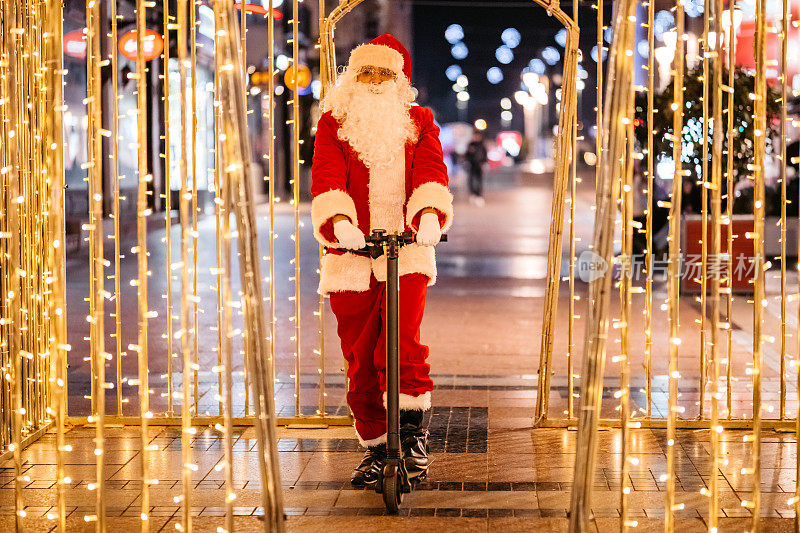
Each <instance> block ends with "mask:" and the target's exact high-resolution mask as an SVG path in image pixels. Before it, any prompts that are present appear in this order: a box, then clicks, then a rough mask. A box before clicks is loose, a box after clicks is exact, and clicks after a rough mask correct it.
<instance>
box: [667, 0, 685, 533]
mask: <svg viewBox="0 0 800 533" xmlns="http://www.w3.org/2000/svg"><path fill="white" fill-rule="evenodd" d="M675 21H676V29H675V31H676V35H678V36H682V35H683V32H684V30H683V24H684V11H683V0H677V5H676V10H675ZM683 62H684V41H683V39H680V38H679V39H676V43H675V55H674V56H673V63H672V69H673V71H674V78H673V85H674V89H673V92H672V94H673V95H674V99H675V100H674V103H673V113H672V117H673V127H672V131H674V132H675V138H674V139H673V142H672V161H673V162H674V165H675V171H674V174H673V178H672V193H671V195H670V208H669V236H670V238H669V267H668V277H669V279H668V284H669V290H668V294H669V296H668V299H667V306H668V310H669V311H668V312H669V336H670V340H671V342H670V343H669V394H668V395H669V401H668V409H667V441H668V443H669V445H668V446H667V472H669V473H670V475H669V476H668V477H667V480H666V484H667V487H666V488H667V491H666V492H667V494H666V501H665V504H664V505H665V509H664V529H665V530H666V531H673V530H674V527H675V516H674V509H675V475H674V472H675V446H674V445H673V444H674V442H675V438H676V432H675V429H676V425H677V415H678V409H677V407H678V405H677V402H678V347H679V346H680V338H679V337H678V334H679V332H678V313H679V303H680V302H679V298H680V272H679V270H678V269H679V265H680V251H681V243H680V213H681V203H682V202H681V194H682V188H683V170H682V160H681V155H682V146H681V137H680V134H679V133H678V132H682V131H683V109H684V106H683V67H684V65H683Z"/></svg>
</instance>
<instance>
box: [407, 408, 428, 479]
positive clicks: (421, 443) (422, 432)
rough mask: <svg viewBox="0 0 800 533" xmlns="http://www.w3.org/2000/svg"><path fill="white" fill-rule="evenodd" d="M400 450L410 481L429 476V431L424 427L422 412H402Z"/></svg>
mask: <svg viewBox="0 0 800 533" xmlns="http://www.w3.org/2000/svg"><path fill="white" fill-rule="evenodd" d="M400 448H401V450H402V453H403V460H404V461H405V464H406V470H408V477H409V479H418V480H422V479H424V478H425V476H426V475H427V474H428V465H429V461H428V430H427V429H425V428H423V427H422V411H421V410H408V411H405V410H402V411H400Z"/></svg>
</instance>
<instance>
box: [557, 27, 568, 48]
mask: <svg viewBox="0 0 800 533" xmlns="http://www.w3.org/2000/svg"><path fill="white" fill-rule="evenodd" d="M556 42H557V43H558V46H560V47H561V48H564V47H565V46H567V29H566V28H561V29H560V30H558V33H556Z"/></svg>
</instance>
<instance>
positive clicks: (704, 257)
mask: <svg viewBox="0 0 800 533" xmlns="http://www.w3.org/2000/svg"><path fill="white" fill-rule="evenodd" d="M710 2H711V0H704V3H703V34H702V37H701V38H700V43H699V44H700V46H701V48H700V51H701V59H700V62H701V65H702V72H703V74H702V77H703V80H702V96H701V97H700V99H701V104H702V107H703V115H702V126H701V127H702V128H703V133H702V139H703V142H702V145H703V146H702V149H701V157H702V161H701V162H700V180H699V181H698V182H697V185H700V188H701V192H700V197H701V200H700V201H701V208H700V212H701V215H700V235H701V236H700V279H699V280H698V281H699V283H700V319H699V324H700V335H699V337H700V339H699V340H700V345H699V347H700V361H699V364H700V401H699V409H698V418H699V419H700V420H702V419H703V418H704V417H705V406H706V387H707V386H708V374H707V372H708V350H707V348H708V346H707V341H706V324H707V322H708V319H707V316H708V315H707V308H708V280H707V277H706V273H707V272H708V185H709V180H708V120H709V118H708V85H709V83H708V82H709V79H708V78H709V75H708V59H709V53H710V51H709V45H708V31H709V28H708V25H709V19H708V14H709V7H710ZM677 132H678V130H675V136H676V137H677V138H678V139H680V138H681V135H679V134H678V133H677Z"/></svg>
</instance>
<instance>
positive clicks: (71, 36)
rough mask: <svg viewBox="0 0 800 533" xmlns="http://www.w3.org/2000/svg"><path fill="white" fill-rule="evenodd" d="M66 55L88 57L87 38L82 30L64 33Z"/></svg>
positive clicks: (79, 57)
mask: <svg viewBox="0 0 800 533" xmlns="http://www.w3.org/2000/svg"><path fill="white" fill-rule="evenodd" d="M64 55H68V56H69V57H74V58H77V59H86V40H85V39H84V37H83V32H82V31H81V30H75V31H71V32H69V33H66V34H64Z"/></svg>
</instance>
